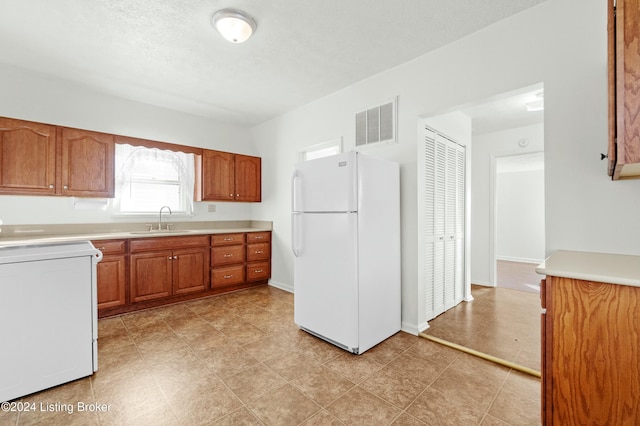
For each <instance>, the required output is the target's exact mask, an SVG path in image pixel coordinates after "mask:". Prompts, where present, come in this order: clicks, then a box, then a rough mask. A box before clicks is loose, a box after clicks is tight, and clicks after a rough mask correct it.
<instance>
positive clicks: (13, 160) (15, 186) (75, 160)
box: [0, 117, 115, 197]
mask: <svg viewBox="0 0 640 426" xmlns="http://www.w3.org/2000/svg"><path fill="white" fill-rule="evenodd" d="M114 149H115V145H114V143H113V136H112V135H107V134H103V133H96V132H90V131H86V130H78V129H67V128H63V127H58V126H52V125H48V124H42V123H34V122H30V121H23V120H15V119H12V118H4V117H0V193H2V194H20V195H65V196H76V197H113V193H114V192H113V191H114V171H113V168H114V165H113V164H114V163H113V160H114Z"/></svg>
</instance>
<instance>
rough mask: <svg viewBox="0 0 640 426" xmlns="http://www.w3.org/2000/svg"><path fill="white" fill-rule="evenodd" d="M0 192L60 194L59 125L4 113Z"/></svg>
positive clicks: (0, 131) (0, 129) (0, 136)
mask: <svg viewBox="0 0 640 426" xmlns="http://www.w3.org/2000/svg"><path fill="white" fill-rule="evenodd" d="M0 193H2V194H27V195H28V194H31V195H55V194H56V127H55V126H50V125H48V124H41V123H32V122H30V121H22V120H14V119H11V118H4V117H0Z"/></svg>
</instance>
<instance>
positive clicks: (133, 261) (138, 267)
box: [129, 251, 173, 302]
mask: <svg viewBox="0 0 640 426" xmlns="http://www.w3.org/2000/svg"><path fill="white" fill-rule="evenodd" d="M172 261H173V253H172V252H171V251H159V252H153V253H140V254H132V255H131V258H130V265H129V266H130V268H131V271H130V283H131V302H141V301H144V300H150V299H158V298H161V297H167V296H170V295H171V282H172V274H171V265H172Z"/></svg>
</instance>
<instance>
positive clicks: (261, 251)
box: [256, 250, 264, 254]
mask: <svg viewBox="0 0 640 426" xmlns="http://www.w3.org/2000/svg"><path fill="white" fill-rule="evenodd" d="M262 253H264V251H263V250H256V254H262Z"/></svg>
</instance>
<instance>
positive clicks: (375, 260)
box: [291, 152, 401, 354]
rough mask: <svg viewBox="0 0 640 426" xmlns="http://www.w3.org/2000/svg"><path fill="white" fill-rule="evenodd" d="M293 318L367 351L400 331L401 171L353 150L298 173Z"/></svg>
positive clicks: (294, 190) (305, 326)
mask: <svg viewBox="0 0 640 426" xmlns="http://www.w3.org/2000/svg"><path fill="white" fill-rule="evenodd" d="M291 191H292V214H291V225H292V232H291V235H292V242H291V245H292V250H293V254H294V259H295V260H294V319H295V323H296V324H297V325H298V326H299V327H300V328H301V329H303V330H305V331H307V332H309V333H311V334H313V335H315V336H317V337H320V338H322V339H324V340H326V341H328V342H331V343H333V344H335V345H337V346H339V347H341V348H343V349H345V350H347V351H349V352H352V353H355V354H361V353H363V352H364V351H366V350H367V349H370V348H371V347H373V346H375V345H376V344H378V343H380V342H381V341H383V340H385V339H386V338H388V337H390V336H392V335H393V334H395V333H396V332H398V331H399V330H400V315H401V313H400V309H401V306H400V172H399V166H398V164H397V163H394V162H391V161H386V160H381V159H377V158H373V157H370V156H365V155H363V154H360V153H358V152H349V153H344V154H339V155H335V156H331V157H324V158H319V159H316V160H310V161H304V162H301V163H299V164H298V165H297V166H296V169H295V171H294V173H293V176H292V184H291Z"/></svg>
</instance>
